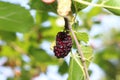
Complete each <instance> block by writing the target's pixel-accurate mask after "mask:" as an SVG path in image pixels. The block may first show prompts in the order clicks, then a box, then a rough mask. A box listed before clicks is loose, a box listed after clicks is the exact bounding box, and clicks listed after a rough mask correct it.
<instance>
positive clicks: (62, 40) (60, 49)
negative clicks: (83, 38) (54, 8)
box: [54, 32, 72, 58]
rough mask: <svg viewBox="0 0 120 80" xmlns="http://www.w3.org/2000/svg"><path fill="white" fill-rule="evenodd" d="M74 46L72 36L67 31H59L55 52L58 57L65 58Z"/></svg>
mask: <svg viewBox="0 0 120 80" xmlns="http://www.w3.org/2000/svg"><path fill="white" fill-rule="evenodd" d="M71 48H72V38H71V36H70V35H69V34H68V33H67V32H58V34H57V36H56V46H54V53H55V56H56V57H57V58H64V57H65V56H67V55H68V53H69V52H70V50H71Z"/></svg>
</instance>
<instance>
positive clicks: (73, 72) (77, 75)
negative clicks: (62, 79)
mask: <svg viewBox="0 0 120 80" xmlns="http://www.w3.org/2000/svg"><path fill="white" fill-rule="evenodd" d="M75 59H77V61H78V63H80V60H79V59H78V58H74V57H71V59H70V67H69V77H68V80H84V75H83V70H82V68H81V67H80V65H79V64H78V63H77V61H76V60H75Z"/></svg>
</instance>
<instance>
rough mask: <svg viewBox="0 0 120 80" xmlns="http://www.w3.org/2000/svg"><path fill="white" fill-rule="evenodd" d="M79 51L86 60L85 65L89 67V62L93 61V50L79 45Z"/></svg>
mask: <svg viewBox="0 0 120 80" xmlns="http://www.w3.org/2000/svg"><path fill="white" fill-rule="evenodd" d="M81 50H82V52H83V54H84V57H85V58H86V64H87V66H89V64H90V62H91V61H92V59H93V49H92V48H91V47H90V46H83V45H81Z"/></svg>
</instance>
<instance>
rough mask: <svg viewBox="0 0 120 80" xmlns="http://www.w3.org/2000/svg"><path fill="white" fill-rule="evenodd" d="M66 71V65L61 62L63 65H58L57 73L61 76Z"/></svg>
mask: <svg viewBox="0 0 120 80" xmlns="http://www.w3.org/2000/svg"><path fill="white" fill-rule="evenodd" d="M67 71H68V64H67V63H66V62H65V61H63V63H62V64H61V65H60V67H59V70H58V72H59V73H60V74H61V75H63V74H65V73H66V72H67Z"/></svg>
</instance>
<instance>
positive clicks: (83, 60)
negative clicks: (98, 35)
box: [68, 24, 89, 80]
mask: <svg viewBox="0 0 120 80" xmlns="http://www.w3.org/2000/svg"><path fill="white" fill-rule="evenodd" d="M68 27H69V30H70V32H71V33H72V36H73V38H74V40H75V43H76V46H77V49H78V53H79V54H80V56H81V58H80V59H81V62H82V65H83V69H84V72H85V78H86V80H89V74H88V69H87V66H86V63H85V57H84V55H83V52H82V50H81V47H80V44H79V42H78V40H77V37H76V35H75V33H74V31H73V30H72V27H71V25H70V24H69V25H68Z"/></svg>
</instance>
